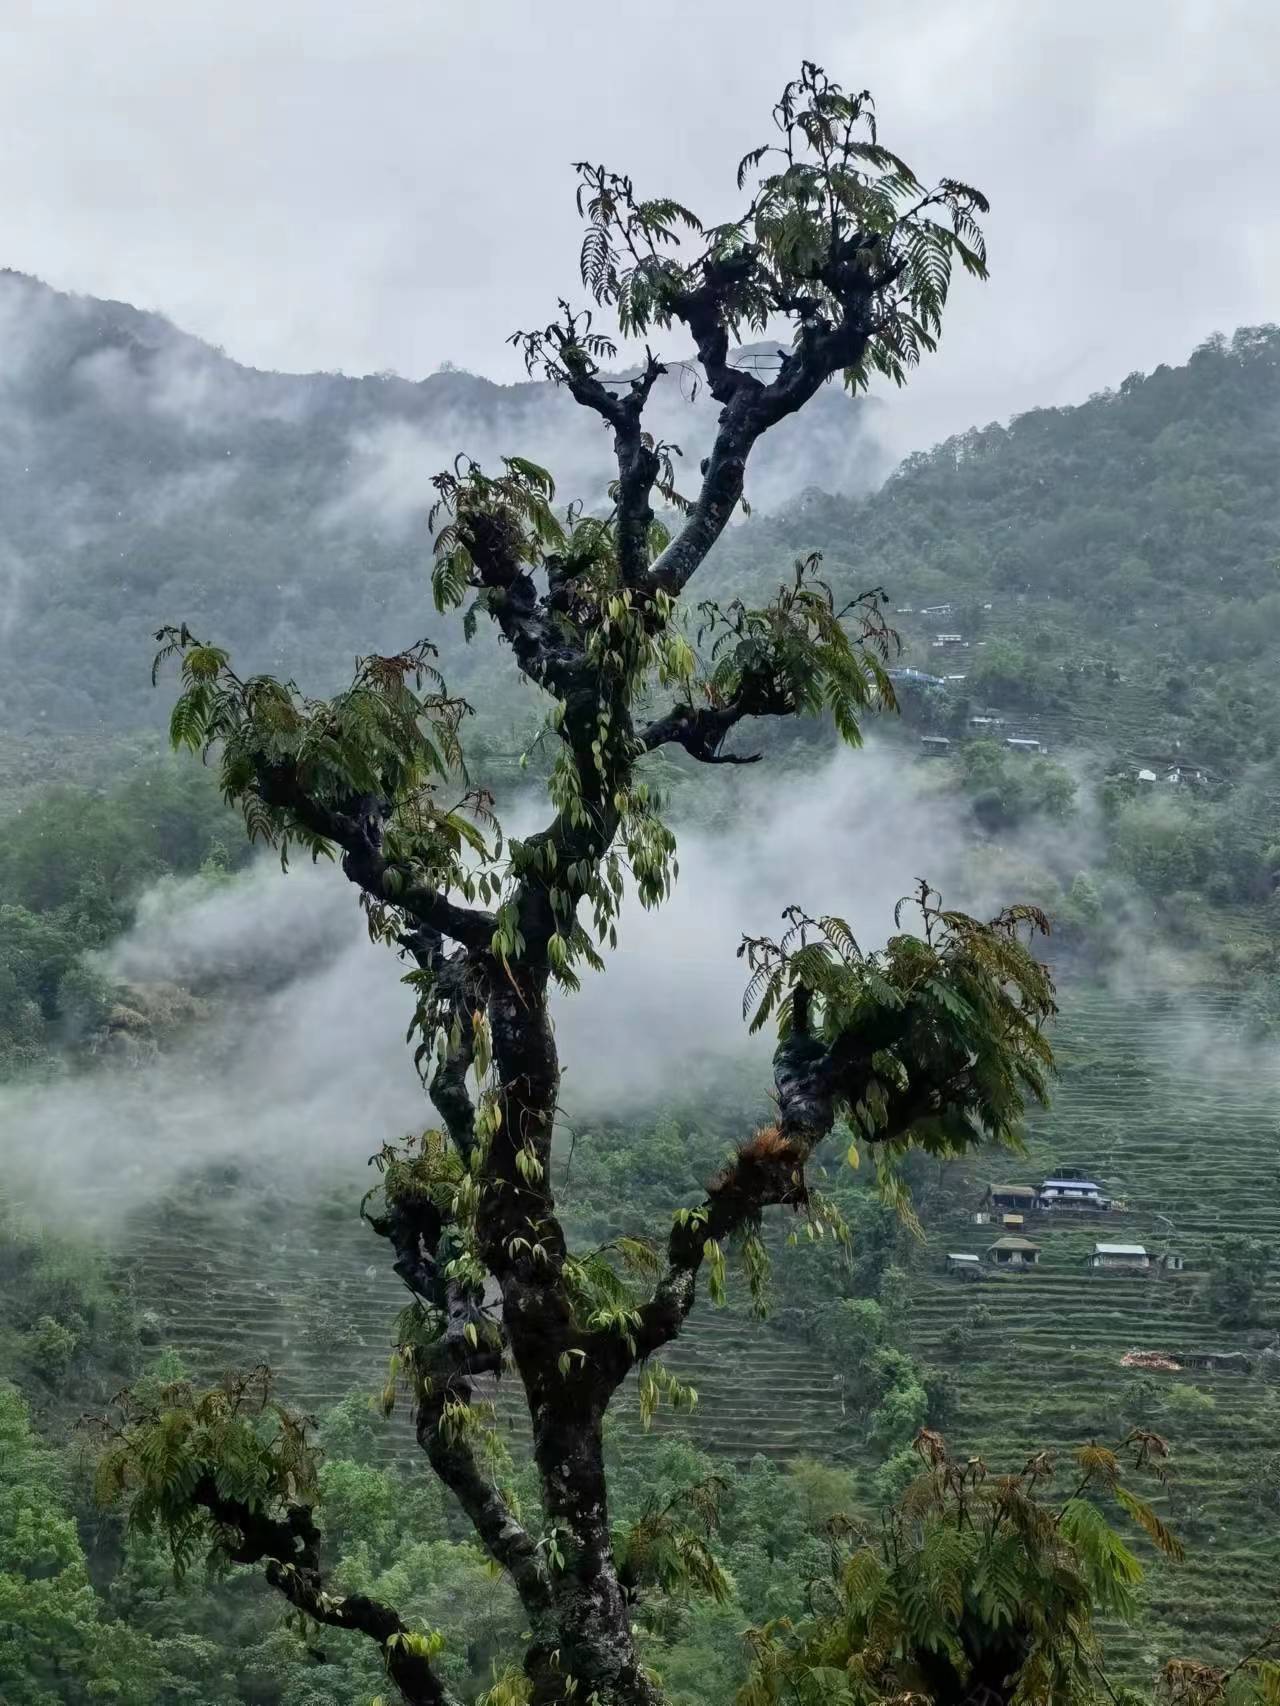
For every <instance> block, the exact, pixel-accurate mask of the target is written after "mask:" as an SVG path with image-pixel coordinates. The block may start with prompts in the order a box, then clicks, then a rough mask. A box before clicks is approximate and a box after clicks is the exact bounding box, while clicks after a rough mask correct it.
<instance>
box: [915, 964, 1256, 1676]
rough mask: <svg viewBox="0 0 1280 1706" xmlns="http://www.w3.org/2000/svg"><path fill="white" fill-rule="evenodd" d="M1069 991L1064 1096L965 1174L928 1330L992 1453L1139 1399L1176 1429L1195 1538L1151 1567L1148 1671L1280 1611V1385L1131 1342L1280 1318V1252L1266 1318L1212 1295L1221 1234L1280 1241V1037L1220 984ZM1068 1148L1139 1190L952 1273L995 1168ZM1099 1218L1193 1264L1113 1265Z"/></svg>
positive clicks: (1251, 1339) (1095, 1420) (1166, 1428)
mask: <svg viewBox="0 0 1280 1706" xmlns="http://www.w3.org/2000/svg"><path fill="white" fill-rule="evenodd" d="M1063 1006H1064V1012H1063V1018H1062V1022H1061V1025H1060V1030H1059V1050H1060V1055H1061V1058H1062V1064H1063V1077H1062V1082H1061V1085H1060V1087H1059V1090H1058V1094H1057V1097H1056V1099H1055V1103H1054V1106H1053V1108H1052V1110H1051V1111H1050V1112H1049V1113H1048V1114H1047V1115H1045V1116H1044V1117H1042V1118H1040V1119H1038V1120H1036V1121H1035V1122H1034V1123H1033V1125H1032V1128H1031V1131H1030V1133H1029V1140H1030V1155H1029V1158H1028V1160H1027V1162H1026V1163H1022V1164H1020V1163H1016V1162H1015V1163H1013V1165H1012V1167H1010V1166H1009V1165H1008V1164H1004V1163H1001V1162H998V1161H995V1160H994V1158H991V1160H990V1162H989V1163H988V1164H984V1165H983V1166H982V1167H980V1168H974V1169H972V1171H971V1172H970V1174H969V1175H968V1176H967V1177H965V1178H957V1179H956V1180H954V1181H953V1182H954V1183H955V1184H957V1185H958V1186H960V1191H959V1200H960V1202H961V1203H962V1205H963V1206H961V1207H958V1208H956V1209H955V1210H953V1211H952V1212H950V1213H948V1214H946V1215H944V1216H942V1217H941V1218H940V1219H938V1220H937V1221H936V1222H935V1223H934V1224H932V1225H931V1226H930V1231H929V1244H928V1247H927V1248H926V1249H925V1250H923V1251H921V1252H920V1254H919V1257H918V1262H917V1272H916V1287H915V1291H914V1296H913V1302H912V1309H911V1322H910V1328H909V1338H910V1341H911V1348H912V1349H913V1350H914V1351H915V1352H916V1353H917V1354H920V1355H922V1356H924V1357H926V1358H927V1359H928V1360H931V1361H937V1362H940V1363H944V1364H947V1365H948V1366H951V1367H952V1368H953V1369H954V1370H955V1373H956V1378H957V1382H958V1388H959V1404H958V1415H957V1419H956V1422H955V1423H954V1425H953V1426H952V1428H951V1429H950V1432H951V1434H952V1439H953V1444H954V1445H955V1446H957V1447H958V1448H960V1449H961V1450H963V1451H965V1452H966V1453H969V1452H978V1453H981V1454H982V1455H983V1456H984V1457H986V1458H987V1459H988V1461H990V1462H991V1463H992V1464H997V1463H1000V1464H1003V1463H1007V1462H1008V1461H1010V1459H1011V1458H1012V1459H1015V1460H1016V1459H1017V1457H1018V1455H1019V1454H1020V1453H1023V1452H1030V1451H1031V1450H1033V1449H1038V1448H1040V1447H1043V1446H1057V1447H1064V1448H1066V1447H1070V1446H1071V1445H1072V1444H1074V1443H1076V1442H1077V1441H1079V1440H1081V1439H1083V1438H1088V1437H1091V1436H1096V1437H1098V1438H1102V1439H1107V1438H1114V1437H1115V1436H1116V1435H1117V1434H1119V1433H1122V1432H1123V1431H1124V1429H1125V1427H1126V1426H1127V1425H1129V1424H1130V1423H1132V1422H1137V1421H1139V1420H1144V1421H1147V1422H1148V1423H1149V1424H1150V1425H1152V1426H1153V1427H1155V1428H1156V1429H1157V1431H1160V1432H1162V1433H1164V1434H1165V1435H1166V1436H1168V1437H1170V1439H1171V1440H1172V1443H1173V1445H1174V1448H1175V1457H1176V1471H1175V1479H1174V1482H1173V1485H1172V1487H1171V1490H1170V1493H1169V1496H1168V1499H1167V1501H1166V1504H1167V1510H1168V1513H1169V1515H1170V1516H1171V1518H1172V1520H1173V1521H1174V1522H1175V1524H1176V1525H1177V1526H1178V1527H1179V1528H1180V1529H1181V1530H1182V1531H1183V1533H1184V1536H1185V1539H1186V1541H1187V1546H1188V1558H1187V1561H1186V1562H1185V1563H1184V1564H1182V1565H1180V1566H1169V1565H1163V1564H1157V1565H1156V1566H1155V1567H1154V1568H1153V1570H1152V1574H1151V1576H1150V1578H1149V1581H1148V1584H1147V1588H1146V1593H1147V1600H1146V1611H1145V1616H1144V1627H1143V1629H1142V1631H1141V1633H1140V1635H1134V1634H1130V1633H1126V1632H1116V1633H1115V1635H1114V1636H1113V1641H1114V1643H1115V1646H1116V1648H1117V1651H1118V1653H1120V1654H1123V1656H1124V1657H1126V1658H1127V1659H1129V1660H1130V1661H1131V1662H1132V1663H1133V1664H1134V1666H1135V1668H1141V1669H1144V1670H1146V1669H1149V1664H1148V1661H1149V1660H1152V1659H1154V1658H1156V1657H1168V1656H1169V1654H1170V1653H1171V1652H1175V1651H1179V1650H1195V1651H1198V1652H1200V1653H1202V1654H1205V1655H1206V1656H1212V1655H1216V1656H1219V1657H1222V1658H1227V1657H1229V1656H1230V1655H1231V1654H1233V1653H1235V1654H1237V1655H1238V1653H1239V1652H1240V1651H1241V1650H1242V1648H1243V1646H1244V1644H1245V1642H1246V1638H1247V1637H1248V1636H1250V1635H1251V1634H1253V1633H1255V1632H1256V1631H1257V1629H1258V1627H1259V1625H1260V1623H1265V1621H1266V1620H1267V1617H1268V1616H1269V1615H1270V1612H1269V1610H1268V1603H1269V1602H1268V1596H1267V1592H1266V1587H1265V1584H1267V1583H1268V1582H1271V1583H1274V1581H1275V1579H1276V1576H1277V1567H1278V1566H1280V1517H1278V1516H1277V1514H1276V1512H1275V1510H1274V1508H1270V1507H1268V1506H1267V1504H1265V1503H1264V1501H1263V1500H1262V1499H1261V1498H1260V1496H1259V1490H1260V1477H1259V1473H1258V1469H1259V1466H1260V1464H1261V1462H1262V1460H1264V1459H1265V1458H1266V1457H1267V1456H1268V1455H1269V1454H1270V1453H1271V1452H1272V1451H1273V1450H1274V1437H1275V1428H1276V1422H1277V1419H1278V1418H1280V1405H1278V1404H1277V1401H1276V1400H1277V1397H1280V1389H1277V1388H1274V1387H1272V1386H1271V1385H1270V1384H1269V1383H1268V1382H1267V1380H1266V1379H1265V1378H1264V1376H1263V1373H1262V1370H1261V1368H1260V1367H1259V1365H1258V1363H1257V1362H1255V1370H1256V1372H1255V1373H1254V1374H1253V1375H1251V1376H1242V1375H1239V1374H1224V1373H1219V1374H1212V1373H1205V1372H1196V1373H1190V1372H1187V1373H1180V1374H1170V1373H1164V1374H1152V1375H1147V1376H1145V1377H1144V1376H1143V1375H1142V1374H1141V1373H1139V1372H1131V1371H1128V1370H1125V1369H1123V1368H1121V1366H1120V1359H1121V1357H1122V1356H1123V1355H1124V1354H1125V1353H1126V1352H1127V1351H1129V1350H1131V1349H1135V1348H1137V1349H1144V1350H1162V1351H1170V1352H1172V1353H1173V1354H1174V1355H1175V1357H1176V1355H1177V1354H1178V1353H1179V1352H1183V1353H1192V1352H1196V1351H1205V1350H1211V1351H1222V1350H1239V1349H1246V1350H1249V1351H1251V1352H1254V1353H1256V1352H1257V1351H1259V1350H1260V1349H1262V1348H1263V1347H1264V1346H1265V1345H1266V1344H1268V1343H1269V1342H1270V1341H1271V1340H1272V1339H1273V1338H1274V1336H1275V1332H1276V1329H1277V1328H1278V1327H1280V1272H1275V1271H1273V1274H1272V1278H1271V1281H1270V1285H1269V1288H1268V1290H1267V1293H1266V1297H1265V1301H1264V1307H1263V1309H1262V1312H1261V1324H1260V1325H1259V1326H1258V1327H1256V1328H1253V1329H1251V1330H1249V1331H1245V1332H1236V1333H1230V1332H1226V1331H1224V1330H1222V1329H1221V1328H1219V1327H1217V1326H1216V1325H1215V1324H1214V1322H1213V1321H1212V1320H1211V1318H1210V1317H1209V1315H1208V1313H1207V1310H1206V1307H1205V1304H1204V1301H1203V1299H1202V1296H1201V1286H1202V1280H1203V1276H1204V1270H1205V1267H1206V1265H1207V1263H1208V1261H1209V1259H1210V1257H1211V1255H1212V1252H1213V1248H1214V1244H1215V1241H1216V1240H1217V1239H1219V1238H1220V1237H1221V1236H1222V1235H1223V1234H1225V1233H1228V1232H1244V1233H1248V1234H1250V1235H1252V1236H1255V1237H1258V1238H1260V1239H1262V1240H1264V1241H1265V1242H1266V1243H1267V1244H1268V1246H1270V1247H1271V1248H1273V1249H1277V1250H1280V1169H1278V1167H1277V1151H1278V1148H1280V1065H1278V1063H1277V1060H1276V1055H1275V1051H1274V1050H1271V1051H1270V1052H1263V1051H1260V1050H1257V1049H1250V1048H1249V1047H1248V1046H1247V1045H1246V1044H1245V1042H1244V1041H1243V1039H1242V1038H1241V1036H1240V1035H1239V1033H1238V1031H1237V1029H1236V1027H1235V1025H1234V1023H1233V1019H1232V1012H1231V1004H1230V1001H1229V999H1228V998H1227V997H1226V996H1225V995H1222V994H1218V995H1210V994H1204V993H1202V994H1199V995H1194V996H1190V995H1184V996H1177V997H1174V996H1171V995H1169V994H1167V993H1165V992H1162V991H1159V990H1150V991H1145V992H1133V993H1132V994H1130V995H1127V996H1125V997H1123V998H1120V997H1117V996H1115V995H1112V994H1108V993H1106V992H1104V991H1101V990H1099V989H1097V988H1084V987H1079V988H1070V989H1068V990H1067V991H1066V993H1065V996H1064V1002H1063ZM984 1162H985V1158H984ZM1069 1164H1075V1165H1078V1166H1081V1167H1083V1168H1085V1169H1087V1170H1088V1171H1090V1173H1091V1174H1092V1175H1093V1176H1096V1177H1098V1178H1099V1179H1100V1180H1101V1182H1102V1183H1103V1185H1104V1188H1105V1189H1107V1190H1108V1191H1109V1192H1110V1193H1112V1194H1113V1195H1114V1196H1115V1197H1116V1198H1117V1199H1121V1200H1123V1201H1124V1203H1125V1204H1126V1207H1125V1208H1124V1210H1122V1211H1121V1210H1114V1211H1112V1212H1111V1213H1110V1214H1106V1215H1096V1214H1095V1215H1087V1216H1085V1215H1080V1216H1077V1215H1074V1214H1072V1213H1071V1212H1070V1211H1058V1212H1057V1213H1056V1214H1041V1215H1038V1216H1034V1217H1029V1219H1028V1225H1027V1228H1026V1230H1027V1232H1028V1235H1029V1236H1030V1237H1032V1238H1033V1239H1035V1240H1036V1241H1037V1242H1038V1243H1039V1244H1040V1245H1041V1247H1042V1253H1041V1257H1040V1265H1039V1266H1038V1267H1037V1268H1036V1269H1035V1270H1033V1271H1030V1272H1027V1273H1025V1274H1015V1275H999V1276H995V1275H993V1276H991V1277H990V1278H987V1279H984V1281H983V1282H982V1283H980V1284H974V1283H973V1282H972V1281H968V1282H965V1281H961V1280H958V1279H956V1278H954V1277H950V1276H947V1275H946V1274H945V1272H944V1271H943V1263H944V1258H945V1254H946V1252H947V1251H949V1250H968V1251H981V1250H982V1249H983V1248H984V1247H985V1245H987V1244H989V1243H990V1242H991V1241H992V1240H993V1238H994V1237H995V1236H996V1235H997V1233H998V1231H999V1228H996V1227H990V1226H981V1225H975V1224H974V1221H973V1213H974V1211H975V1210H976V1208H977V1205H978V1203H979V1202H980V1200H981V1198H982V1196H983V1193H984V1191H985V1188H986V1185H987V1184H988V1183H991V1182H997V1180H998V1179H1009V1180H1011V1181H1012V1180H1017V1181H1020V1182H1028V1183H1038V1182H1040V1180H1041V1179H1042V1178H1044V1177H1046V1176H1048V1175H1050V1174H1051V1173H1052V1172H1053V1171H1054V1170H1055V1169H1057V1168H1058V1167H1061V1166H1065V1165H1069ZM1099 1238H1102V1239H1107V1240H1110V1241H1122V1242H1133V1243H1142V1244H1145V1245H1146V1246H1147V1247H1148V1248H1149V1249H1153V1250H1157V1251H1161V1250H1165V1249H1172V1250H1177V1251H1179V1252H1181V1253H1182V1254H1183V1255H1184V1256H1185V1258H1186V1261H1187V1269H1186V1271H1185V1272H1184V1273H1181V1274H1173V1273H1162V1274H1160V1275H1159V1276H1156V1277H1147V1276H1144V1275H1141V1274H1125V1273H1114V1272H1113V1273H1104V1272H1095V1271H1093V1270H1091V1269H1090V1268H1089V1266H1088V1265H1087V1256H1088V1253H1089V1252H1090V1251H1091V1250H1092V1247H1093V1243H1094V1241H1095V1240H1097V1239H1099ZM979 1301H980V1302H981V1303H982V1304H983V1305H985V1306H986V1308H987V1309H988V1310H989V1311H990V1314H991V1321H990V1325H989V1326H988V1327H987V1328H986V1329H984V1330H983V1331H982V1332H981V1333H980V1335H979V1337H978V1341H977V1343H976V1344H975V1346H974V1347H973V1349H972V1351H971V1352H969V1353H968V1354H967V1355H966V1356H965V1357H964V1358H962V1359H960V1360H952V1361H950V1362H949V1364H948V1347H947V1344H946V1340H945V1335H946V1333H947V1330H948V1328H949V1327H951V1326H952V1324H953V1323H954V1322H955V1321H956V1320H957V1318H958V1317H960V1316H962V1315H964V1314H965V1313H966V1312H967V1311H968V1310H969V1309H970V1308H971V1307H972V1306H973V1305H974V1304H975V1303H977V1302H979ZM1263 1366H1265V1359H1264V1363H1263ZM1179 1385H1184V1386H1185V1385H1195V1386H1196V1387H1198V1388H1199V1389H1200V1390H1201V1391H1202V1392H1204V1393H1206V1394H1208V1396H1209V1398H1210V1399H1211V1400H1212V1405H1213V1407H1212V1408H1211V1409H1210V1408H1207V1407H1198V1406H1194V1400H1191V1401H1189V1402H1190V1403H1191V1405H1192V1406H1193V1407H1191V1408H1189V1409H1186V1410H1184V1409H1183V1408H1181V1407H1180V1406H1179V1402H1178V1400H1177V1399H1176V1398H1174V1399H1172V1401H1170V1399H1169V1393H1170V1390H1171V1389H1172V1388H1175V1387H1177V1386H1179Z"/></svg>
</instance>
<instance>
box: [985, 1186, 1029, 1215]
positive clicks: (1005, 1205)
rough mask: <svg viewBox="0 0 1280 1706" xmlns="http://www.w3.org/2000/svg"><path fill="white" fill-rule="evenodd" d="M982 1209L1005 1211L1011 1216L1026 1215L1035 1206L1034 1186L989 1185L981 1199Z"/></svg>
mask: <svg viewBox="0 0 1280 1706" xmlns="http://www.w3.org/2000/svg"><path fill="white" fill-rule="evenodd" d="M982 1202H983V1207H984V1208H985V1207H987V1206H988V1205H989V1206H990V1207H991V1208H999V1209H1005V1210H1007V1211H1008V1212H1009V1213H1011V1214H1027V1213H1029V1212H1030V1211H1031V1210H1032V1209H1033V1208H1034V1207H1035V1206H1036V1188H1035V1186H1034V1185H991V1186H989V1187H988V1189H987V1194H986V1196H985V1197H983V1199H982Z"/></svg>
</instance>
